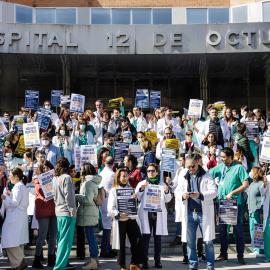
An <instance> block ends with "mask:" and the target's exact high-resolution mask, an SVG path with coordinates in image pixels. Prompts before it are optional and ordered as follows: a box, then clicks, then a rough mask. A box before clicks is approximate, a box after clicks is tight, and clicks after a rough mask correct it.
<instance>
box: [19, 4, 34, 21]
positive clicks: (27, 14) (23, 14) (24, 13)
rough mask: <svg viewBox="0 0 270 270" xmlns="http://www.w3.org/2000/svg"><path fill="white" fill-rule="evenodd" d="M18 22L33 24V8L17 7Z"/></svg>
mask: <svg viewBox="0 0 270 270" xmlns="http://www.w3.org/2000/svg"><path fill="white" fill-rule="evenodd" d="M16 22H19V23H32V22H33V18H32V8H28V7H21V6H16Z"/></svg>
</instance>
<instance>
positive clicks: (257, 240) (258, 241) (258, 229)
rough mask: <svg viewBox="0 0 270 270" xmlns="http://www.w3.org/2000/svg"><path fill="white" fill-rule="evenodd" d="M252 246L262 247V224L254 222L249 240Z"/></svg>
mask: <svg viewBox="0 0 270 270" xmlns="http://www.w3.org/2000/svg"><path fill="white" fill-rule="evenodd" d="M251 247H252V248H259V249H264V243H263V224H258V223H255V224H254V228H253V235H252V240H251Z"/></svg>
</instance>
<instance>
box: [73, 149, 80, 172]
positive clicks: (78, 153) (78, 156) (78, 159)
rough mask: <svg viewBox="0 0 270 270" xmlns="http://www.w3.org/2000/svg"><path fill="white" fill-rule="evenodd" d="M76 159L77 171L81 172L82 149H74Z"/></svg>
mask: <svg viewBox="0 0 270 270" xmlns="http://www.w3.org/2000/svg"><path fill="white" fill-rule="evenodd" d="M74 158H75V162H74V163H75V171H76V172H79V171H80V170H81V147H80V146H75V147H74Z"/></svg>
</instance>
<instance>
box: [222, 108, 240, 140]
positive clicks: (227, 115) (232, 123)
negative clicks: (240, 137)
mask: <svg viewBox="0 0 270 270" xmlns="http://www.w3.org/2000/svg"><path fill="white" fill-rule="evenodd" d="M222 120H223V121H225V122H227V125H228V129H229V131H230V137H232V136H233V134H234V133H235V132H236V130H235V127H236V125H237V121H236V120H235V119H234V117H233V114H232V110H231V109H230V108H226V110H224V115H223V118H222Z"/></svg>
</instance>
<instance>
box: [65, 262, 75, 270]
mask: <svg viewBox="0 0 270 270" xmlns="http://www.w3.org/2000/svg"><path fill="white" fill-rule="evenodd" d="M73 269H76V266H75V265H71V264H70V263H69V262H68V263H67V265H66V267H65V270H73Z"/></svg>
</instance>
